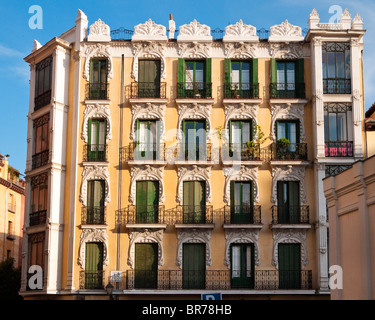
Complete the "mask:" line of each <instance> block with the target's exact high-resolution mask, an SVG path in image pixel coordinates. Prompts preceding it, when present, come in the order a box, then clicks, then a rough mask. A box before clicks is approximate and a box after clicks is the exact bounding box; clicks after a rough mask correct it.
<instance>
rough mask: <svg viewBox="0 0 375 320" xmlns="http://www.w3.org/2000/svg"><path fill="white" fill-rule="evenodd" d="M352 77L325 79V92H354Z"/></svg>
mask: <svg viewBox="0 0 375 320" xmlns="http://www.w3.org/2000/svg"><path fill="white" fill-rule="evenodd" d="M351 86H352V81H351V79H340V78H337V79H336V78H333V79H323V93H324V94H351V93H352V87H351Z"/></svg>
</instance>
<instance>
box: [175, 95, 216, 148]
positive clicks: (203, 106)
mask: <svg viewBox="0 0 375 320" xmlns="http://www.w3.org/2000/svg"><path fill="white" fill-rule="evenodd" d="M176 103H177V105H178V124H177V139H178V140H180V141H181V140H182V138H183V134H182V133H183V130H182V122H183V120H187V119H189V120H195V119H204V120H206V121H207V135H206V138H207V141H208V140H209V139H210V138H211V108H212V105H213V103H214V100H213V99H201V100H200V101H199V102H197V101H194V100H186V99H183V100H181V99H176Z"/></svg>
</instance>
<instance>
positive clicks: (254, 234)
mask: <svg viewBox="0 0 375 320" xmlns="http://www.w3.org/2000/svg"><path fill="white" fill-rule="evenodd" d="M258 239H259V229H252V230H250V229H225V240H226V243H225V259H224V265H226V266H227V267H228V268H230V266H231V258H230V246H231V244H233V243H253V244H254V264H255V265H256V266H259V265H260V258H259V246H258Z"/></svg>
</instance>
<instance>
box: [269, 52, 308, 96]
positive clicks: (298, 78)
mask: <svg viewBox="0 0 375 320" xmlns="http://www.w3.org/2000/svg"><path fill="white" fill-rule="evenodd" d="M270 69H271V86H270V94H271V98H305V82H304V59H299V60H296V61H291V60H276V59H273V58H272V59H271V68H270Z"/></svg>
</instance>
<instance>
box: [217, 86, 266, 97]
mask: <svg viewBox="0 0 375 320" xmlns="http://www.w3.org/2000/svg"><path fill="white" fill-rule="evenodd" d="M224 98H226V99H257V98H259V83H256V82H242V83H239V82H237V83H234V82H232V83H225V84H224Z"/></svg>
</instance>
